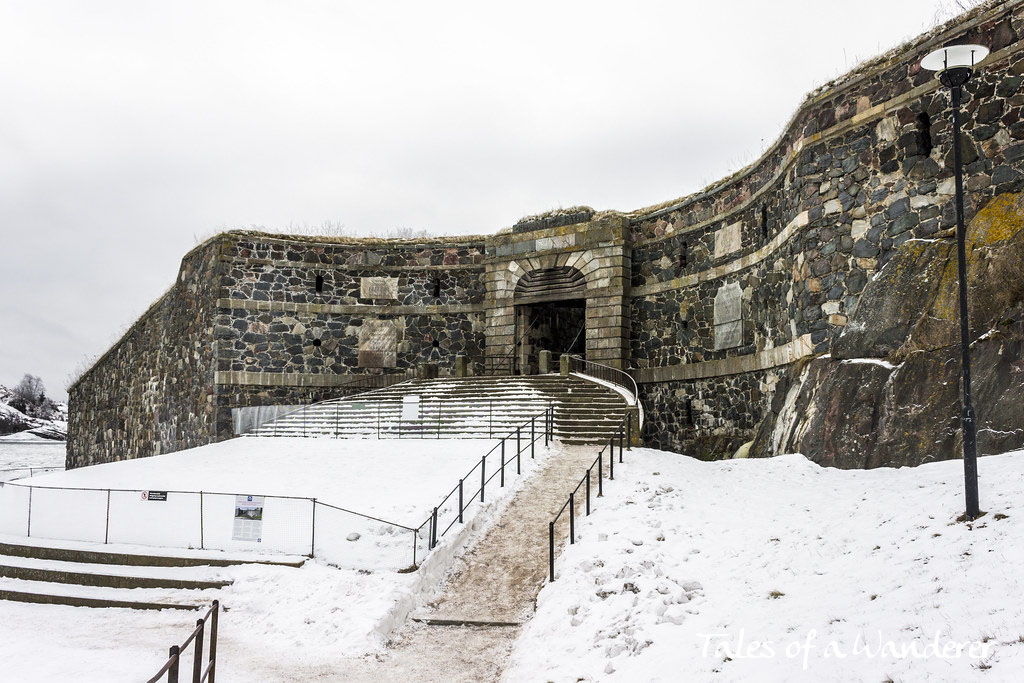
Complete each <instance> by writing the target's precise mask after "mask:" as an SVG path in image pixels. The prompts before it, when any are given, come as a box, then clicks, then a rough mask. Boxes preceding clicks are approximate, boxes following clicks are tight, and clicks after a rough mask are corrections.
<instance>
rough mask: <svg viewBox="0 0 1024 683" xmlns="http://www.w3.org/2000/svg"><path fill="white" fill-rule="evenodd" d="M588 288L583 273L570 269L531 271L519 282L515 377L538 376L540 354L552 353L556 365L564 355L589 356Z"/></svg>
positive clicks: (517, 286)
mask: <svg viewBox="0 0 1024 683" xmlns="http://www.w3.org/2000/svg"><path fill="white" fill-rule="evenodd" d="M586 284H587V283H586V279H585V277H584V275H583V273H581V272H580V271H579V270H577V269H576V268H572V267H569V266H560V267H556V268H544V269H540V270H532V271H530V272H529V273H527V274H526V275H524V276H523V277H522V278H520V280H519V282H518V283H517V284H516V289H515V295H514V301H515V311H516V315H515V327H516V334H515V338H516V349H515V353H514V356H515V359H516V362H515V366H514V368H513V372H514V373H516V374H524V375H525V374H534V373H536V372H538V370H539V364H540V352H541V351H550V352H551V355H552V362H553V363H557V362H558V358H559V357H560V356H561V355H562V354H564V353H572V354H576V355H580V356H584V355H585V354H586V338H587V333H586V321H587V316H586V310H587V305H586V299H585V298H584V293H585V290H586ZM556 367H557V366H556ZM552 369H554V367H553V368H552Z"/></svg>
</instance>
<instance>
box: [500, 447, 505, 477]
mask: <svg viewBox="0 0 1024 683" xmlns="http://www.w3.org/2000/svg"><path fill="white" fill-rule="evenodd" d="M501 486H502V488H504V487H505V439H502V440H501Z"/></svg>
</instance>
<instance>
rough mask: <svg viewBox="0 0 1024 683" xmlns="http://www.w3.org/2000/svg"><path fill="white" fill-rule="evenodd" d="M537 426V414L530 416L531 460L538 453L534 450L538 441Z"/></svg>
mask: <svg viewBox="0 0 1024 683" xmlns="http://www.w3.org/2000/svg"><path fill="white" fill-rule="evenodd" d="M536 427H537V416H536V415H534V416H533V417H531V418H530V460H533V457H534V455H535V454H536V453H535V451H534V446H535V445H536V443H537V433H536V432H537V429H536Z"/></svg>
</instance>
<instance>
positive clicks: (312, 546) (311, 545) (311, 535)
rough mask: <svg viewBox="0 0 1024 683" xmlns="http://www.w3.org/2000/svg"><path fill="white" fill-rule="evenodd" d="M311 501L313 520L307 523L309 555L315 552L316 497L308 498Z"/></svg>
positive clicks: (311, 555)
mask: <svg viewBox="0 0 1024 683" xmlns="http://www.w3.org/2000/svg"><path fill="white" fill-rule="evenodd" d="M310 500H311V501H312V502H313V522H312V523H311V524H310V525H309V526H310V529H309V556H310V557H313V555H314V554H315V553H316V498H311V499H310Z"/></svg>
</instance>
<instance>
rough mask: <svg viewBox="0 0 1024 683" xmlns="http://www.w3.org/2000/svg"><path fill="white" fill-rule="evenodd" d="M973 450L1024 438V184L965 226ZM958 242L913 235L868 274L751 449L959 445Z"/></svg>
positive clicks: (836, 463)
mask: <svg viewBox="0 0 1024 683" xmlns="http://www.w3.org/2000/svg"><path fill="white" fill-rule="evenodd" d="M967 261H968V266H967V271H968V305H969V318H970V324H971V338H972V344H971V359H972V362H971V369H972V388H973V395H974V407H975V412H976V413H977V418H978V453H979V454H991V453H1000V452H1004V451H1007V450H1012V449H1015V448H1021V447H1024V194H1004V195H1000V196H998V197H996V198H994V199H993V200H992V201H991V202H989V204H988V205H987V206H985V207H984V208H983V209H982V210H981V211H979V212H978V214H977V215H976V216H975V218H974V220H973V221H972V222H971V225H970V226H969V228H968V231H967ZM960 386H961V385H960V351H959V308H958V303H957V261H956V241H955V237H954V235H953V234H952V233H948V234H945V235H938V236H937V239H927V240H910V241H908V242H906V243H905V244H904V245H903V246H902V247H900V249H899V250H898V251H897V252H896V253H895V254H894V256H893V258H892V259H890V261H889V262H888V263H887V264H886V265H885V267H884V268H882V270H880V271H879V272H878V273H877V274H876V275H875V277H874V278H873V279H872V280H871V281H870V282H868V283H867V286H866V287H865V289H864V294H863V296H862V297H861V299H860V301H859V302H858V304H857V307H856V309H855V310H854V312H853V315H852V317H851V318H850V321H849V324H848V325H847V327H846V329H845V330H844V332H843V333H842V334H841V335H840V336H839V337H837V338H836V340H835V341H834V342H833V343H832V346H831V353H829V354H826V355H821V356H817V357H813V358H809V359H805V360H804V361H803V362H801V363H798V364H796V365H794V366H793V367H791V368H790V370H789V371H788V372H787V373H786V375H785V376H784V377H783V379H782V380H781V381H780V383H779V385H778V387H777V389H776V392H775V396H774V400H773V402H772V406H771V410H770V411H769V413H768V414H767V416H766V417H765V419H764V420H763V421H762V423H761V424H760V426H759V427H758V430H757V435H756V437H755V440H754V444H753V446H752V447H751V449H750V455H751V457H758V456H769V455H775V454H779V453H789V452H800V453H803V454H804V455H806V456H807V457H809V458H811V459H812V460H814V461H815V462H817V463H819V464H821V465H825V466H833V467H841V468H871V467H883V466H903V465H908V466H912V465H918V464H921V463H923V462H928V461H931V460H946V459H950V458H956V457H959V455H960V450H961V437H960V391H961V388H960Z"/></svg>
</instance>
